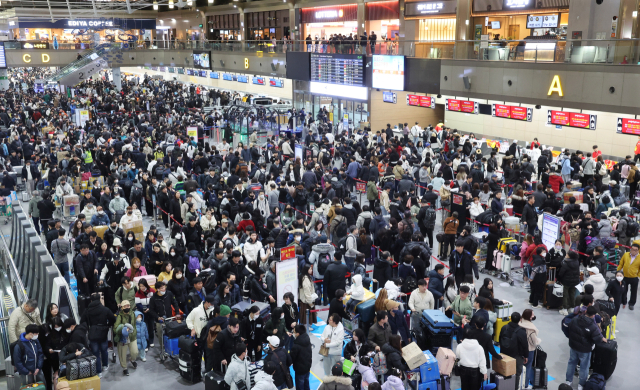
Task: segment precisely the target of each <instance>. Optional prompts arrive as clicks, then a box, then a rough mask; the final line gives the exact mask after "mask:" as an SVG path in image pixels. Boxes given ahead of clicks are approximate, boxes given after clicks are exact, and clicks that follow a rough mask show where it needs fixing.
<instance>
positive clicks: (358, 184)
mask: <svg viewBox="0 0 640 390" xmlns="http://www.w3.org/2000/svg"><path fill="white" fill-rule="evenodd" d="M356 191H358V192H360V193H362V194H364V193H365V192H367V184H366V183H361V182H359V181H357V182H356Z"/></svg>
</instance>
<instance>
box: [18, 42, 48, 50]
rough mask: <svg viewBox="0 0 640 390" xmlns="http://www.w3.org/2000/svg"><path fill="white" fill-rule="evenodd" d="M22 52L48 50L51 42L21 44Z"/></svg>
mask: <svg viewBox="0 0 640 390" xmlns="http://www.w3.org/2000/svg"><path fill="white" fill-rule="evenodd" d="M20 47H21V48H22V50H48V49H49V42H20Z"/></svg>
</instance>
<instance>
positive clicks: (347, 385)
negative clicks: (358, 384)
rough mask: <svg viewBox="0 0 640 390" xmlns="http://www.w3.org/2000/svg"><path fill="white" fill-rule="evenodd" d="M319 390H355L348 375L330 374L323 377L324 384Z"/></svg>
mask: <svg viewBox="0 0 640 390" xmlns="http://www.w3.org/2000/svg"><path fill="white" fill-rule="evenodd" d="M318 390H353V386H351V378H349V377H348V376H333V375H328V376H325V377H324V378H322V384H321V385H320V387H318Z"/></svg>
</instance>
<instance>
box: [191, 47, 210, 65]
mask: <svg viewBox="0 0 640 390" xmlns="http://www.w3.org/2000/svg"><path fill="white" fill-rule="evenodd" d="M193 67H194V68H198V69H211V52H210V51H194V52H193Z"/></svg>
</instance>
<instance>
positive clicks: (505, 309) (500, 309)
mask: <svg viewBox="0 0 640 390" xmlns="http://www.w3.org/2000/svg"><path fill="white" fill-rule="evenodd" d="M493 310H494V311H495V312H496V314H497V315H498V317H499V318H500V317H501V318H504V317H510V316H511V312H512V311H513V303H511V302H506V303H505V304H504V305H496V306H495V307H494V308H493Z"/></svg>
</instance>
